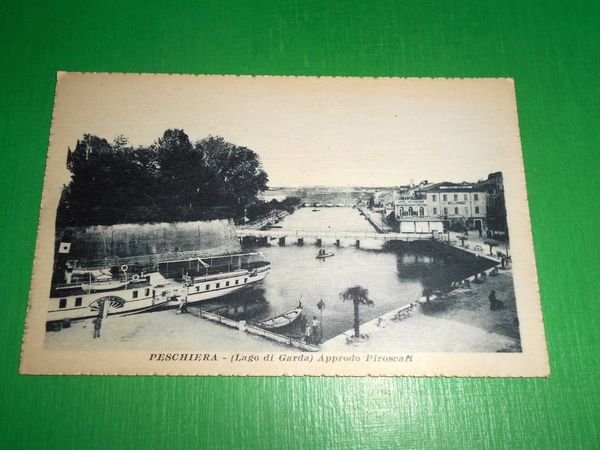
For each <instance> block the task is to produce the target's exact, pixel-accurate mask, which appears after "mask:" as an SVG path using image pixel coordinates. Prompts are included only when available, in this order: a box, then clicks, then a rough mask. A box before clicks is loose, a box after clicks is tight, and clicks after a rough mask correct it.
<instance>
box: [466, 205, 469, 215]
mask: <svg viewBox="0 0 600 450" xmlns="http://www.w3.org/2000/svg"><path fill="white" fill-rule="evenodd" d="M468 215H469V208H468V207H466V206H465V216H468Z"/></svg>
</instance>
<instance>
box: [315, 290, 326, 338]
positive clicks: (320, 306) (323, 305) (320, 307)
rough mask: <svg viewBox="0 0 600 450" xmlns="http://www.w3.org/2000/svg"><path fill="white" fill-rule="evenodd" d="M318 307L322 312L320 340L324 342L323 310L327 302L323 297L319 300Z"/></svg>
mask: <svg viewBox="0 0 600 450" xmlns="http://www.w3.org/2000/svg"><path fill="white" fill-rule="evenodd" d="M317 308H319V311H320V312H321V333H320V334H321V339H320V342H321V343H322V342H323V310H324V309H325V302H324V301H323V299H321V300H319V303H317Z"/></svg>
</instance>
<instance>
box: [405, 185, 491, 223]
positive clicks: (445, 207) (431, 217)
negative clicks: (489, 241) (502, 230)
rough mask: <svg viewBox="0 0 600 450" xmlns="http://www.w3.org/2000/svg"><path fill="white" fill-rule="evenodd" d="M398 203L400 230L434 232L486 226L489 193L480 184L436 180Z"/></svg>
mask: <svg viewBox="0 0 600 450" xmlns="http://www.w3.org/2000/svg"><path fill="white" fill-rule="evenodd" d="M411 194H412V195H409V196H406V195H401V196H400V198H398V199H397V201H396V202H395V213H396V221H397V223H398V229H399V231H400V232H412V233H431V232H442V231H444V230H447V229H456V230H460V229H477V230H483V229H484V228H485V227H486V217H487V193H486V190H485V189H484V188H483V187H481V186H479V184H477V183H466V182H463V183H449V182H444V183H436V184H427V185H424V186H421V187H420V188H419V189H417V190H415V191H413V192H411Z"/></svg>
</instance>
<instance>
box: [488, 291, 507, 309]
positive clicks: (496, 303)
mask: <svg viewBox="0 0 600 450" xmlns="http://www.w3.org/2000/svg"><path fill="white" fill-rule="evenodd" d="M488 299H489V301H490V310H491V311H496V310H497V309H501V308H502V307H503V306H504V303H503V302H501V301H500V300H498V299H497V298H496V291H494V290H492V292H490V295H489V297H488Z"/></svg>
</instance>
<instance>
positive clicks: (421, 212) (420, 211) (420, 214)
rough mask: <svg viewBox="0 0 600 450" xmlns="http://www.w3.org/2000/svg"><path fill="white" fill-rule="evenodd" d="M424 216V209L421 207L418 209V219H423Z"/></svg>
mask: <svg viewBox="0 0 600 450" xmlns="http://www.w3.org/2000/svg"><path fill="white" fill-rule="evenodd" d="M424 215H425V208H423V207H422V206H421V207H420V208H419V217H423V216H424Z"/></svg>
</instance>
